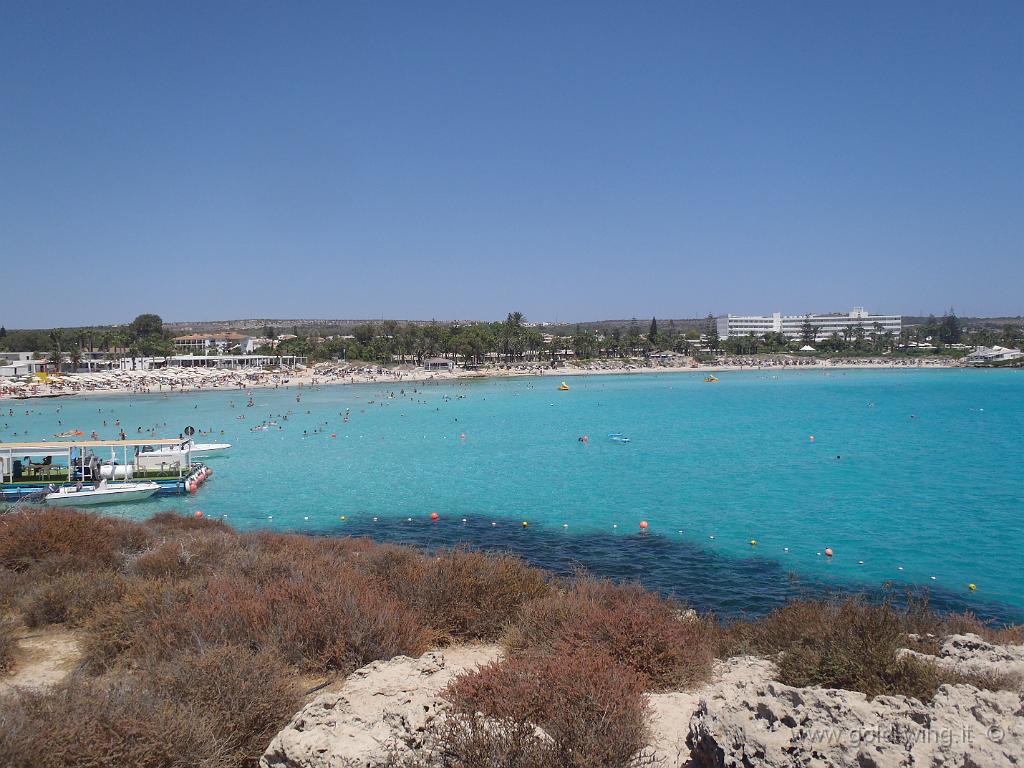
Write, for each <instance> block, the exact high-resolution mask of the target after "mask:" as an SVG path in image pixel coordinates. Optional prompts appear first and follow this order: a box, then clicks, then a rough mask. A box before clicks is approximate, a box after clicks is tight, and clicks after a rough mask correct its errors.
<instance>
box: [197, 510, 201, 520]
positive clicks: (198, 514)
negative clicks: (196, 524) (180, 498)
mask: <svg viewBox="0 0 1024 768" xmlns="http://www.w3.org/2000/svg"><path fill="white" fill-rule="evenodd" d="M202 516H203V510H201V509H197V510H196V520H198V519H199V518H201V517H202Z"/></svg>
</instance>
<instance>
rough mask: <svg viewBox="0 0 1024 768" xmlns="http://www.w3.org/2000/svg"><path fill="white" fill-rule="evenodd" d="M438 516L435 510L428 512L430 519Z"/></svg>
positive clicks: (435, 518)
mask: <svg viewBox="0 0 1024 768" xmlns="http://www.w3.org/2000/svg"><path fill="white" fill-rule="evenodd" d="M438 517H439V515H438V514H437V512H431V513H430V519H431V520H437V518H438Z"/></svg>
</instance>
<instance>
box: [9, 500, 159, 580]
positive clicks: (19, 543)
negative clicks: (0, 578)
mask: <svg viewBox="0 0 1024 768" xmlns="http://www.w3.org/2000/svg"><path fill="white" fill-rule="evenodd" d="M148 543H149V534H148V533H147V532H146V529H145V528H144V527H143V526H141V525H138V524H137V523H130V522H127V521H124V520H116V519H114V518H109V517H101V516H98V515H90V514H86V513H84V512H78V511H75V510H72V509H60V508H57V509H27V510H24V511H21V512H17V513H14V514H8V515H3V516H0V568H7V569H10V570H13V571H24V570H26V569H28V568H29V567H30V566H32V564H33V563H37V562H39V561H41V560H44V559H47V558H52V557H57V558H66V559H67V560H68V562H70V563H73V564H74V566H73V567H75V568H78V569H87V568H117V567H118V566H119V565H120V564H121V563H122V561H123V559H124V555H125V553H133V552H139V551H142V550H143V549H145V548H146V547H147V545H148Z"/></svg>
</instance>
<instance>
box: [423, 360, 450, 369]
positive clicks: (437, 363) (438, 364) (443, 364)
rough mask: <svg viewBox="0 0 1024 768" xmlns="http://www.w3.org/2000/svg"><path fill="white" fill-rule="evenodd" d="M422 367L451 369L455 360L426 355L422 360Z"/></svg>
mask: <svg viewBox="0 0 1024 768" xmlns="http://www.w3.org/2000/svg"><path fill="white" fill-rule="evenodd" d="M423 369H424V370H426V371H453V370H455V362H454V361H452V360H449V359H448V358H445V357H428V358H427V359H426V360H424V361H423Z"/></svg>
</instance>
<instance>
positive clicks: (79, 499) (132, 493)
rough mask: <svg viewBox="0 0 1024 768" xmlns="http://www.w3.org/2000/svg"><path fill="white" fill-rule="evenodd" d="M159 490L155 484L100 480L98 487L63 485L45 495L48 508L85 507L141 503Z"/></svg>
mask: <svg viewBox="0 0 1024 768" xmlns="http://www.w3.org/2000/svg"><path fill="white" fill-rule="evenodd" d="M159 490H160V486H159V485H157V484H156V483H152V482H146V483H108V482H107V481H106V480H100V482H99V484H98V485H78V486H73V485H65V486H62V487H60V488H57V489H56V490H55V491H51V492H50V493H47V494H46V498H45V501H46V504H47V506H50V507H85V506H92V505H94V504H116V503H120V502H125V501H142V500H143V499H148V498H149V497H150V496H153V495H154V494H156V493H157V492H158V491H159Z"/></svg>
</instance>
